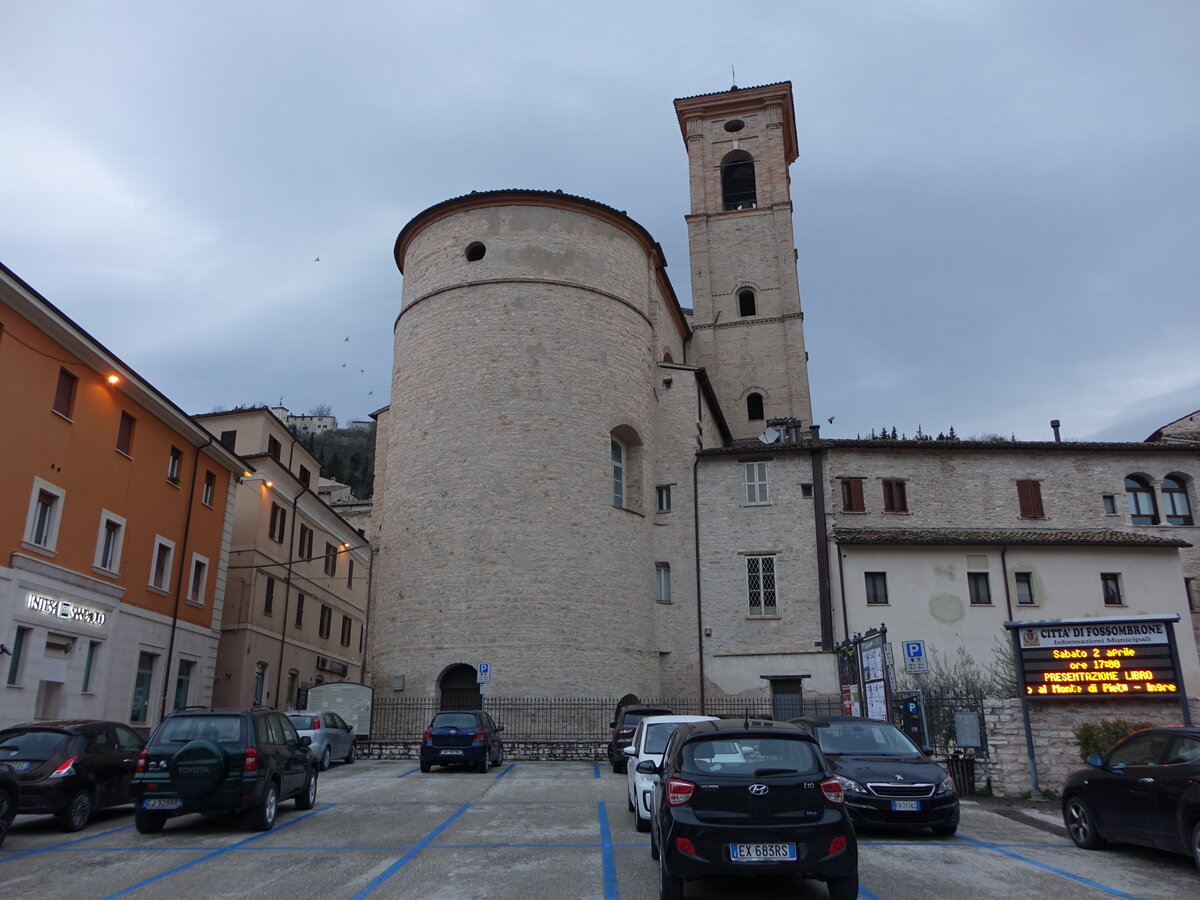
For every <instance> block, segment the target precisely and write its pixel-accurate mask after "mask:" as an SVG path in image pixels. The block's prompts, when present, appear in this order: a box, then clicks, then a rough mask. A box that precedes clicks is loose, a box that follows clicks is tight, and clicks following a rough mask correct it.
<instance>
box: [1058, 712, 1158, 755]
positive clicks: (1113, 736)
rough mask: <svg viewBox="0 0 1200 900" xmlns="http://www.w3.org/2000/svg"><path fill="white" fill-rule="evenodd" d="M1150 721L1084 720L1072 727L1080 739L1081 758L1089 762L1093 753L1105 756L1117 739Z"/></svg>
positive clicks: (1147, 726)
mask: <svg viewBox="0 0 1200 900" xmlns="http://www.w3.org/2000/svg"><path fill="white" fill-rule="evenodd" d="M1149 727H1150V723H1149V722H1126V721H1125V720H1124V719H1101V720H1100V721H1099V722H1084V723H1082V724H1080V725H1076V726H1075V727H1074V729H1072V730H1073V731H1074V733H1075V740H1077V741H1079V758H1080V759H1081V760H1083V761H1084V762H1087V760H1088V757H1089V756H1091V755H1092V754H1093V753H1099V754H1100V755H1101V756H1103V755H1104V754H1105V753H1107V752H1108V751H1109V748H1111V747H1112V745H1113V744H1115V743H1116V742H1117V741H1119V740H1121V738H1123V737H1125V736H1126V735H1129V734H1132V733H1133V732H1135V731H1140V730H1141V729H1143V728H1149Z"/></svg>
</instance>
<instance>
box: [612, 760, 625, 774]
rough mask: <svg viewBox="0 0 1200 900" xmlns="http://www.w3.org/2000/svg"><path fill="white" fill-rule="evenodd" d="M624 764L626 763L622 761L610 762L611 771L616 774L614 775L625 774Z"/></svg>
mask: <svg viewBox="0 0 1200 900" xmlns="http://www.w3.org/2000/svg"><path fill="white" fill-rule="evenodd" d="M626 765H627V764H626V763H623V762H622V763H613V764H612V767H613V773H614V774H616V775H624V774H625V766H626Z"/></svg>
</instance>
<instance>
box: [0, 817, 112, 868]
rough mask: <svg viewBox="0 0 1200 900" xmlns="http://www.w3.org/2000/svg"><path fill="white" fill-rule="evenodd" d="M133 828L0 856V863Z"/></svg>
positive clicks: (102, 832)
mask: <svg viewBox="0 0 1200 900" xmlns="http://www.w3.org/2000/svg"><path fill="white" fill-rule="evenodd" d="M132 827H133V826H132V825H122V826H121V827H120V828H110V829H109V830H108V831H101V832H100V833H99V834H89V835H88V836H87V837H81V838H75V839H74V840H73V841H64V842H63V843H61V844H51V845H50V846H49V847H39V848H37V849H36V850H26V851H25V852H23V853H22V852H20V851H17V852H16V853H13V854H12V855H11V856H9V855H8V854H7V853H5V855H3V856H0V863H6V862H9V861H10V860H14V859H24V858H25V857H26V856H33V855H34V854H35V853H49V852H51V851H53V850H61V849H62V848H63V847H70V846H71V845H72V844H82V843H83V842H84V841H92V840H95V839H96V838H99V837H107V836H108V835H110V834H116V833H117V832H118V831H126V830H128V829H130V828H132ZM0 852H4V851H0Z"/></svg>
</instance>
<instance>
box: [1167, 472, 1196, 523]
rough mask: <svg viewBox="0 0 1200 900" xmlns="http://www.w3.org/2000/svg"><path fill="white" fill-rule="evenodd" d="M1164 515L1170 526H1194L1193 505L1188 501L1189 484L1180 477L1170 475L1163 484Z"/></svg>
mask: <svg viewBox="0 0 1200 900" xmlns="http://www.w3.org/2000/svg"><path fill="white" fill-rule="evenodd" d="M1162 496H1163V514H1164V515H1165V516H1166V517H1167V524H1169V525H1193V524H1195V520H1194V519H1192V505H1191V503H1190V502H1189V501H1188V494H1187V482H1186V481H1184V479H1182V478H1180V477H1179V476H1178V475H1168V476H1167V477H1166V478H1164V479H1163V482H1162Z"/></svg>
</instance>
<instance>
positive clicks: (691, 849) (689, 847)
mask: <svg viewBox="0 0 1200 900" xmlns="http://www.w3.org/2000/svg"><path fill="white" fill-rule="evenodd" d="M675 847H676V849H678V850H679V852H680V853H686V854H687V855H688V856H695V855H696V845H695V844H693V843H692V842H691V841H689V840H688V839H687V838H675Z"/></svg>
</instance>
